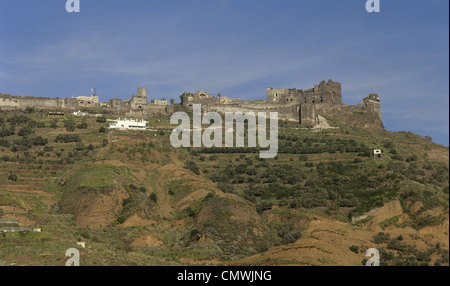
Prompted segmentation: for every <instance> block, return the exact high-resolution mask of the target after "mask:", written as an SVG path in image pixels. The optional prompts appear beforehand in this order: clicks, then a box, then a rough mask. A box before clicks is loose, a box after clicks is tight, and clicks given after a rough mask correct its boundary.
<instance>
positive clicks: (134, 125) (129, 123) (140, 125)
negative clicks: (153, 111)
mask: <svg viewBox="0 0 450 286" xmlns="http://www.w3.org/2000/svg"><path fill="white" fill-rule="evenodd" d="M108 121H111V123H110V124H109V128H110V129H119V130H145V129H147V123H148V121H146V120H143V119H142V120H135V119H120V118H119V119H117V120H108Z"/></svg>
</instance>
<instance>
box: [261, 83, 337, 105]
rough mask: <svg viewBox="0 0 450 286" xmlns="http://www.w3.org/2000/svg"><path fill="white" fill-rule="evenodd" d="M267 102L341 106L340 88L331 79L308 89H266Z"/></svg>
mask: <svg viewBox="0 0 450 286" xmlns="http://www.w3.org/2000/svg"><path fill="white" fill-rule="evenodd" d="M267 102H268V103H278V104H283V105H284V104H291V103H297V104H305V103H310V104H328V106H330V107H331V106H336V105H340V104H342V87H341V84H340V83H338V82H334V81H332V80H331V79H330V80H329V81H328V82H325V81H322V82H321V83H320V84H318V85H317V84H316V85H315V86H314V88H310V89H306V90H303V89H295V88H293V89H286V88H277V89H273V88H268V89H267Z"/></svg>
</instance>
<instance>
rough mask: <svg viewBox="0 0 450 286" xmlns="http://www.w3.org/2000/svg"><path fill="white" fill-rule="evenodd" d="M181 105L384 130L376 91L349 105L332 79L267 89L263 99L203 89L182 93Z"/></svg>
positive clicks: (189, 107) (339, 86)
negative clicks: (309, 85) (298, 86)
mask: <svg viewBox="0 0 450 286" xmlns="http://www.w3.org/2000/svg"><path fill="white" fill-rule="evenodd" d="M181 104H182V106H183V107H184V108H185V109H187V110H190V109H192V105H193V104H202V111H203V112H208V111H216V112H221V113H224V112H236V111H239V112H243V113H246V112H255V113H257V112H266V114H267V116H269V113H270V112H278V117H279V118H280V119H282V120H289V121H296V122H299V123H300V125H303V126H316V125H319V124H320V117H323V118H326V119H331V120H333V121H336V122H338V123H343V124H345V125H348V126H353V127H359V128H365V129H373V130H384V125H383V122H382V121H381V105H380V98H379V97H378V95H377V94H369V95H368V96H367V97H366V98H364V99H363V101H362V102H361V103H360V104H358V105H357V106H348V105H345V104H343V103H342V87H341V83H339V82H334V81H332V80H331V79H330V80H328V82H325V81H322V82H321V83H320V84H316V85H315V86H314V87H313V88H310V89H306V90H302V89H295V88H293V89H287V88H276V89H275V88H268V89H267V99H266V100H252V101H243V100H242V99H240V98H236V99H230V98H229V97H223V96H221V95H220V94H218V95H217V97H213V96H212V95H210V94H208V93H207V92H205V91H198V92H197V93H187V92H185V93H184V94H183V95H181Z"/></svg>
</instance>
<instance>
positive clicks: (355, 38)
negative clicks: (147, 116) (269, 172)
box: [0, 0, 449, 146]
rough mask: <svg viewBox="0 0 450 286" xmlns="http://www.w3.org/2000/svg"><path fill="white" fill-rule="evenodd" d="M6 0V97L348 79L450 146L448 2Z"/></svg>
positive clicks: (249, 88) (155, 93)
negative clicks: (75, 5) (69, 0)
mask: <svg viewBox="0 0 450 286" xmlns="http://www.w3.org/2000/svg"><path fill="white" fill-rule="evenodd" d="M65 3H66V0H34V1H29V0H0V92H1V93H11V94H15V95H22V96H45V97H60V98H65V97H71V96H80V95H89V94H90V89H91V88H96V89H97V94H98V95H99V96H100V100H101V101H108V100H109V99H110V98H121V99H126V98H129V97H130V96H131V95H133V94H135V93H136V91H137V88H138V87H146V88H147V89H148V93H149V97H150V99H160V98H166V99H170V98H174V99H175V100H176V101H179V95H181V94H182V93H183V92H184V91H188V92H196V91H197V90H206V91H207V92H209V93H210V94H213V95H216V94H217V93H219V92H220V93H221V94H222V95H223V96H230V97H240V98H242V99H245V100H250V99H265V98H266V88H267V87H273V88H281V87H286V88H294V87H295V88H301V89H306V88H310V87H313V86H314V84H316V83H319V82H320V81H321V80H328V79H330V78H331V79H333V80H335V81H339V82H341V83H342V88H343V101H344V103H347V104H358V103H359V102H360V101H361V100H362V99H363V98H364V97H365V96H366V95H367V94H369V93H371V92H373V93H378V94H379V95H380V98H381V101H382V119H383V121H384V123H385V126H386V128H387V129H388V130H390V131H412V132H415V133H418V134H420V135H423V136H425V135H429V136H431V137H433V141H435V142H437V143H441V144H444V145H446V146H448V143H449V36H448V34H449V1H448V0H395V1H394V0H381V12H380V13H371V14H370V13H367V12H366V9H365V3H366V0H339V1H336V0H164V1H163V0H155V1H150V0H126V1H125V0H120V1H119V0H80V3H81V12H80V13H67V12H66V9H65Z"/></svg>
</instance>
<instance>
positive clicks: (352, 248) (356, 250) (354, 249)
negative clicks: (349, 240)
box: [349, 245, 359, 254]
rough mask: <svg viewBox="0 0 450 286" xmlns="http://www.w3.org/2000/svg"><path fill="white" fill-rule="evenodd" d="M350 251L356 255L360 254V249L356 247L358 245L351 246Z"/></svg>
mask: <svg viewBox="0 0 450 286" xmlns="http://www.w3.org/2000/svg"><path fill="white" fill-rule="evenodd" d="M349 249H350V251H351V252H354V253H356V254H358V253H359V247H358V246H356V245H352V246H350V247H349Z"/></svg>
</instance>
